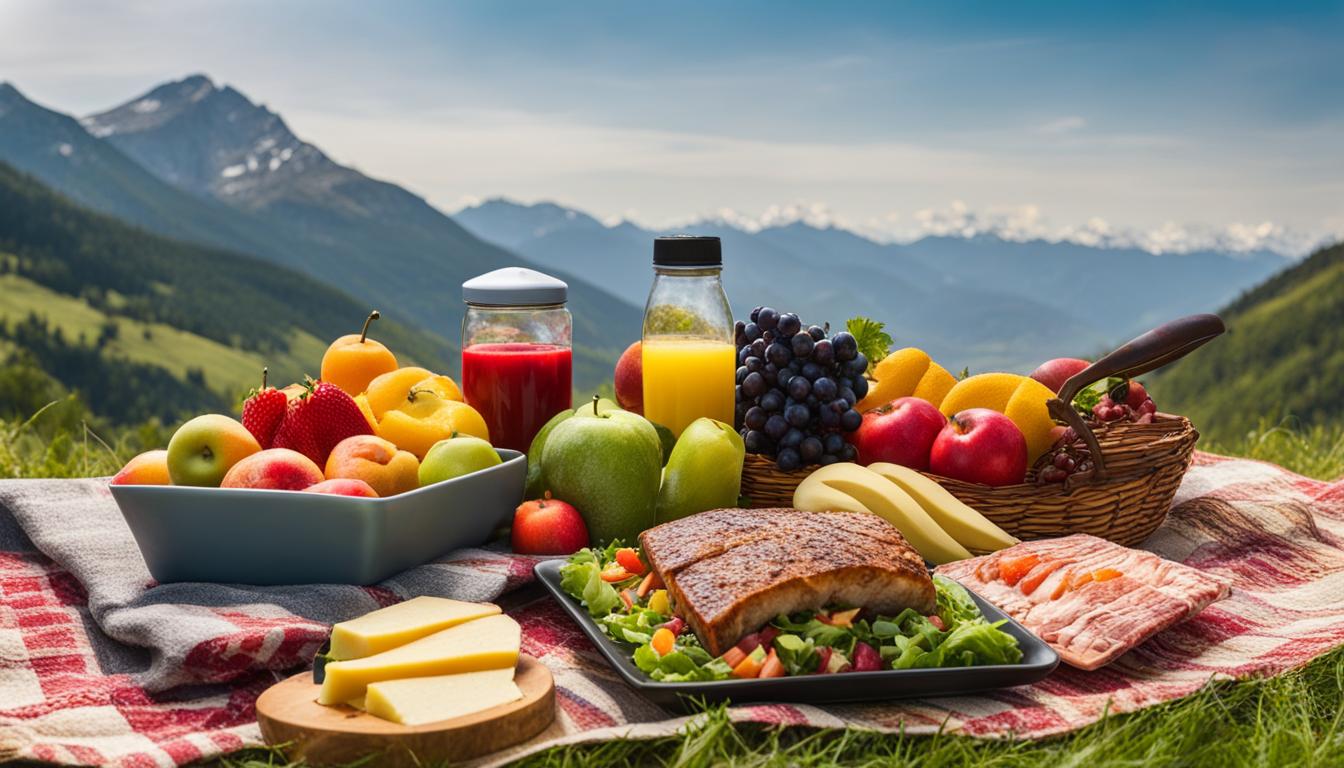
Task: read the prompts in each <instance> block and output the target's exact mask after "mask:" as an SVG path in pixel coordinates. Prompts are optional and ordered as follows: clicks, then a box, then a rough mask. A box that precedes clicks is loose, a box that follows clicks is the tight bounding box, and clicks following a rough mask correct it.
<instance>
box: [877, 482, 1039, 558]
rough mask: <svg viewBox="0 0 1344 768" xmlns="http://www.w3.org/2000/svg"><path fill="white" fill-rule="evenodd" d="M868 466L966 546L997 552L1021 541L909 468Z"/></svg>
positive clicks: (979, 550) (977, 549)
mask: <svg viewBox="0 0 1344 768" xmlns="http://www.w3.org/2000/svg"><path fill="white" fill-rule="evenodd" d="M868 469H870V470H872V471H873V472H875V473H877V474H878V475H881V476H882V477H884V478H886V479H887V480H890V481H891V482H893V483H895V484H896V485H897V486H899V487H900V488H901V490H903V491H905V492H906V493H908V494H910V496H911V498H913V499H914V500H915V501H917V502H919V505H920V506H921V507H923V508H924V511H925V512H928V513H929V517H932V518H933V520H934V522H936V523H938V525H939V526H940V527H941V528H942V529H943V530H944V531H947V533H948V534H949V535H951V536H952V538H954V539H956V540H957V541H958V542H959V543H961V544H962V545H964V546H965V547H966V548H967V549H972V550H976V551H978V552H997V551H998V550H1000V549H1004V548H1006V547H1011V546H1013V545H1014V544H1016V543H1018V541H1017V539H1016V538H1014V537H1013V536H1011V535H1009V534H1008V533H1007V532H1005V531H1004V530H1003V529H1002V528H1000V527H998V526H997V525H995V524H994V523H992V522H990V521H989V520H988V519H987V518H986V517H985V516H984V515H982V514H980V513H979V512H976V511H975V510H974V509H972V508H971V507H968V506H967V505H966V504H965V503H963V502H962V501H961V500H960V499H958V498H957V497H956V496H953V495H952V494H951V493H950V492H948V490H947V489H946V488H944V487H943V486H941V485H939V484H938V483H936V482H934V481H932V480H930V479H929V478H927V477H925V476H924V475H921V474H920V473H918V472H916V471H915V470H913V469H910V468H909V467H903V466H901V465H899V464H889V463H887V462H879V463H877V464H869V465H868Z"/></svg>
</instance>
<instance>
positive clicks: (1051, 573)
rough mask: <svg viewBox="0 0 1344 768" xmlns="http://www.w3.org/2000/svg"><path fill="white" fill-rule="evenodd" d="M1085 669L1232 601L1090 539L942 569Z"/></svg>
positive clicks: (1203, 578) (1218, 588) (1079, 537)
mask: <svg viewBox="0 0 1344 768" xmlns="http://www.w3.org/2000/svg"><path fill="white" fill-rule="evenodd" d="M938 572H939V573H941V574H943V575H944V576H949V577H951V578H954V579H956V580H957V581H960V582H961V583H962V584H964V585H966V587H967V588H968V589H972V590H974V591H976V592H978V593H979V594H980V595H981V596H982V597H984V598H985V599H986V600H988V601H990V602H991V603H994V604H995V605H997V606H999V607H1000V608H1002V609H1003V612H1004V613H1006V614H1008V615H1009V616H1012V617H1013V618H1014V619H1017V620H1018V621H1019V622H1020V623H1021V624H1022V626H1024V627H1026V628H1027V629H1029V630H1031V631H1032V632H1033V633H1035V634H1036V635H1037V636H1038V637H1040V638H1041V639H1042V640H1044V641H1045V642H1046V643H1048V644H1049V645H1050V646H1051V647H1053V648H1054V649H1055V650H1056V651H1057V652H1058V653H1059V657H1060V658H1061V659H1063V660H1064V661H1065V663H1067V664H1069V665H1071V666H1074V667H1078V668H1080V669H1089V670H1090V669H1096V668H1098V667H1101V666H1103V665H1105V664H1109V663H1110V662H1112V661H1114V660H1115V659H1116V658H1118V657H1119V656H1120V655H1121V654H1124V653H1125V652H1127V651H1129V650H1130V649H1132V648H1134V647H1135V646H1137V645H1139V644H1140V643H1142V642H1144V641H1145V640H1147V639H1148V638H1150V637H1152V636H1153V635H1156V634H1157V633H1158V632H1161V631H1162V630H1164V629H1166V628H1167V627H1170V626H1171V625H1173V624H1176V623H1178V622H1181V621H1184V620H1186V619H1188V618H1190V617H1191V616H1194V615H1195V614H1196V613H1199V612H1200V611H1202V610H1204V608H1205V607H1207V606H1208V605H1209V604H1210V603H1212V602H1214V601H1216V600H1221V599H1222V598H1224V597H1226V596H1227V593H1228V587H1227V585H1226V584H1224V583H1223V582H1222V581H1220V580H1218V579H1215V578H1213V577H1212V576H1209V575H1208V574H1206V573H1204V572H1202V571H1199V570H1196V569H1194V568H1191V567H1189V566H1187V565H1182V564H1181V563H1174V562H1172V561H1170V560H1164V559H1162V558H1160V557H1158V556H1157V555H1154V554H1153V553H1151V552H1144V551H1142V550H1138V549H1129V548H1128V547H1122V546H1120V545H1119V544H1113V543H1111V542H1109V541H1106V540H1104V539H1099V538H1096V537H1094V536H1088V535H1086V534H1076V535H1074V536H1065V537H1063V538H1058V539H1044V540H1041V541H1028V542H1023V543H1021V544H1018V545H1016V546H1013V547H1009V548H1008V549H1004V550H1000V551H998V552H995V553H993V554H991V555H985V556H983V557H975V558H971V559H970V560H960V561H958V562H955V563H948V564H947V565H943V566H939V568H938Z"/></svg>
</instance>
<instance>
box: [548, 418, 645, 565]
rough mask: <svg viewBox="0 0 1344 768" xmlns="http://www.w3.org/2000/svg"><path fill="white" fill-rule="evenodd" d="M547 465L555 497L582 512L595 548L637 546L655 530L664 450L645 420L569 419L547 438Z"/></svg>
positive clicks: (557, 426)
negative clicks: (644, 533) (641, 536)
mask: <svg viewBox="0 0 1344 768" xmlns="http://www.w3.org/2000/svg"><path fill="white" fill-rule="evenodd" d="M590 407H591V406H590ZM541 466H542V468H543V474H544V476H545V482H546V485H547V487H548V489H549V490H550V491H551V494H552V495H553V496H554V497H555V498H557V499H560V500H561V501H565V502H568V503H570V504H572V505H574V506H575V507H576V508H577V509H578V510H579V514H580V515H581V516H582V517H583V521H584V524H585V525H587V526H588V535H589V538H590V539H591V540H592V543H593V545H594V546H601V545H603V544H606V543H608V542H610V541H612V540H613V539H620V540H622V541H624V542H625V543H627V544H634V543H636V542H637V541H638V538H639V534H640V533H641V532H642V531H644V530H645V529H647V528H650V527H652V526H653V524H654V519H655V512H654V510H655V504H656V503H657V500H658V483H659V478H660V475H661V472H662V451H661V449H660V448H659V444H658V433H657V431H655V430H654V428H653V425H652V424H650V423H649V422H648V421H647V420H646V419H644V417H642V416H639V415H638V414H634V413H630V412H629V411H622V410H613V411H607V412H605V413H598V414H595V415H591V416H587V417H584V418H578V417H575V418H570V419H565V420H564V421H561V422H560V423H559V424H557V425H556V426H555V428H554V429H553V430H551V433H550V434H549V435H548V436H547V438H546V441H545V445H543V447H542V449H541Z"/></svg>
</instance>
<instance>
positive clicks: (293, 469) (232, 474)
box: [112, 312, 500, 497]
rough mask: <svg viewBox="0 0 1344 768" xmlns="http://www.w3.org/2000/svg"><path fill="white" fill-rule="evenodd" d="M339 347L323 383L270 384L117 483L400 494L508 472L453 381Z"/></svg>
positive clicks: (373, 352)
mask: <svg viewBox="0 0 1344 768" xmlns="http://www.w3.org/2000/svg"><path fill="white" fill-rule="evenodd" d="M377 318H378V313H377V312H373V313H371V314H370V315H369V317H368V319H367V320H365V322H364V328H363V330H362V331H361V332H360V333H358V334H350V335H347V336H342V337H341V338H339V339H337V340H336V341H334V342H332V344H331V346H330V347H328V348H327V351H326V353H325V354H324V355H323V357H322V368H321V371H322V378H321V380H314V379H311V378H309V379H307V380H306V381H305V382H304V383H303V384H291V385H289V386H287V387H284V388H283V389H277V388H275V387H271V386H267V381H266V371H265V370H264V369H263V371H262V384H261V388H260V389H257V390H253V391H252V393H251V394H250V395H249V396H248V398H247V400H245V401H244V402H243V409H242V419H241V422H240V421H238V420H235V419H233V418H232V417H230V416H226V415H223V414H217V413H212V414H205V415H203V416H197V417H196V418H194V419H191V420H189V421H187V422H186V423H185V424H183V425H182V426H181V427H179V428H178V430H177V431H176V432H174V433H173V436H172V438H171V439H170V440H169V441H168V448H167V450H158V451H149V452H147V453H143V454H141V455H139V456H136V457H135V458H133V459H131V460H130V461H129V462H128V463H127V464H126V466H125V467H123V468H122V469H121V471H120V472H118V473H117V474H116V476H115V477H113V478H112V483H113V484H114V485H170V484H171V485H191V486H204V487H219V488H260V489H267V490H282V491H309V492H312V493H329V494H338V495H344V496H365V497H379V496H393V495H396V494H399V493H404V492H406V491H411V490H415V489H416V488H419V487H421V486H424V485H429V484H431V483H437V482H440V481H443V480H448V479H451V478H453V477H458V476H460V475H464V474H467V473H469V472H475V471H477V470H480V469H485V468H486V467H490V466H494V465H496V464H499V463H500V457H499V454H498V453H497V452H496V451H495V450H494V448H492V447H491V446H490V443H489V439H490V434H489V431H488V430H487V428H486V425H485V420H484V419H482V418H481V415H480V414H479V413H477V412H476V411H475V409H473V408H472V407H471V406H469V405H467V404H466V403H464V402H462V391H461V390H460V389H458V386H457V383H456V382H454V381H453V380H452V379H451V378H449V377H447V376H440V375H437V374H434V373H432V372H430V371H428V370H426V369H424V368H417V367H414V366H405V367H403V366H399V365H398V364H397V359H396V356H394V355H393V354H392V352H391V350H389V349H388V348H387V347H385V346H384V345H383V344H381V343H379V342H377V341H375V340H373V339H371V338H369V337H368V331H369V324H370V323H372V321H374V320H376V319H377Z"/></svg>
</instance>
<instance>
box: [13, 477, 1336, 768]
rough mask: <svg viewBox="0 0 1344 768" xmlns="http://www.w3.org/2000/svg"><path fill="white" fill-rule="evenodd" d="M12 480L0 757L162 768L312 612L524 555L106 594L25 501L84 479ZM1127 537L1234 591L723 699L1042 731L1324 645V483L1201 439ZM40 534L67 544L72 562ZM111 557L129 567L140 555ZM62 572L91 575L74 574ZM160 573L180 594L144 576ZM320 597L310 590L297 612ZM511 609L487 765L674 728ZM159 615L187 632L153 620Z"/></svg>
mask: <svg viewBox="0 0 1344 768" xmlns="http://www.w3.org/2000/svg"><path fill="white" fill-rule="evenodd" d="M51 482H53V483H55V482H56V481H51ZM22 485H23V484H22V483H17V482H9V483H0V506H3V507H4V508H5V509H7V510H8V511H9V512H10V516H11V517H12V519H7V516H6V515H4V514H2V513H0V759H2V758H4V757H24V758H30V759H37V760H46V761H51V762H57V763H65V764H97V765H129V766H140V765H144V766H160V765H162V766H170V765H180V764H183V763H186V762H189V761H191V760H195V759H199V758H201V757H208V756H211V755H216V754H220V753H223V752H228V751H231V750H235V749H239V748H242V747H246V746H249V745H256V744H258V743H259V733H258V731H257V728H256V725H255V721H254V713H253V709H252V703H253V701H254V699H255V698H256V696H257V695H258V694H259V693H260V692H261V691H262V690H263V689H264V688H265V687H266V686H267V685H269V684H270V683H272V682H273V681H275V680H277V679H279V677H281V676H282V675H281V674H279V673H277V672H274V671H270V670H280V669H285V668H288V667H293V666H295V665H298V664H301V663H302V662H303V661H304V660H305V659H306V658H307V657H308V655H309V654H310V653H311V652H312V650H313V649H314V648H315V647H316V645H317V644H318V643H319V642H320V641H321V639H322V637H323V632H324V629H325V626H326V624H327V623H328V622H330V621H333V620H339V618H343V617H344V615H346V614H348V615H355V614H357V613H359V612H362V611H364V610H367V609H368V608H369V607H372V606H373V605H377V604H378V603H381V602H385V601H388V600H393V599H396V598H398V597H405V596H407V595H408V594H419V593H432V594H451V595H453V596H457V597H467V598H469V599H486V598H487V597H493V596H495V595H498V594H501V593H503V592H505V591H507V590H509V589H511V588H513V587H515V586H518V585H520V584H521V583H523V582H524V581H525V580H526V578H527V576H526V574H527V573H528V572H529V571H530V566H531V564H532V561H531V560H529V559H527V558H518V557H514V556H511V555H507V554H504V553H500V552H487V551H472V552H466V553H460V554H458V555H456V556H454V557H450V558H447V559H445V560H444V561H441V562H440V563H436V564H431V565H429V566H424V567H423V568H421V569H415V570H414V571H412V572H408V574H406V575H404V576H403V577H398V579H395V580H393V581H392V582H389V583H387V584H384V585H381V586H380V587H378V588H374V589H370V590H365V589H362V588H356V587H339V586H334V587H330V588H326V587H323V588H317V590H318V591H321V590H328V589H329V590H330V591H327V592H325V593H323V597H322V598H321V599H320V600H304V599H300V598H299V597H297V596H296V595H295V594H293V593H289V592H286V591H285V590H279V591H277V590H274V589H270V590H268V589H265V588H236V587H221V586H218V585H194V586H190V587H184V586H181V585H165V586H150V587H148V588H146V586H145V585H144V584H140V585H139V587H138V590H139V591H138V592H134V593H133V594H132V593H131V590H130V588H129V587H128V586H126V584H125V583H124V581H125V580H124V579H123V582H122V583H121V585H120V586H119V587H116V586H115V585H114V591H115V589H122V590H125V591H127V592H128V594H124V595H117V596H112V597H109V596H108V595H102V594H99V592H100V590H102V591H106V590H108V589H109V587H108V585H107V584H106V583H105V579H103V578H102V577H100V576H98V575H97V574H93V575H90V574H89V573H88V571H89V568H90V566H89V564H88V562H87V559H86V558H84V557H82V556H80V557H73V558H69V548H68V547H65V548H63V547H62V546H60V541H53V538H52V537H53V535H54V534H51V532H50V531H49V530H46V529H44V527H43V526H41V525H35V524H34V518H35V516H39V515H40V516H52V515H59V513H58V512H54V511H52V510H53V509H56V508H60V509H64V508H65V507H66V506H70V505H76V506H80V507H81V509H82V514H84V515H90V514H99V515H101V514H105V513H107V512H108V510H106V509H104V510H103V511H102V512H91V511H90V509H91V508H92V507H91V505H90V499H96V500H98V504H106V503H110V502H109V501H107V500H105V499H103V498H102V497H101V496H100V495H99V494H98V493H97V491H96V488H94V486H92V485H89V486H87V487H80V486H77V485H72V484H71V483H70V482H68V481H67V482H62V483H60V484H58V485H53V486H48V487H46V488H45V489H43V493H44V494H45V495H47V496H50V495H51V494H53V493H55V494H56V496H57V497H58V498H57V500H56V501H55V502H52V501H50V500H48V501H47V502H45V503H43V502H35V501H33V495H34V494H33V489H32V488H22V487H20V486H22ZM72 488H80V490H78V491H74V490H71V489H72ZM53 504H54V505H55V506H52V505H53ZM39 509H41V510H45V511H44V512H35V510H39ZM110 513H111V514H112V515H115V508H112V509H111V510H110ZM86 519H87V518H86ZM117 519H119V518H117ZM15 520H17V524H15ZM34 531H36V533H33V532H34ZM30 534H31V536H32V541H31V542H30V541H29V540H28V536H29V535H30ZM114 538H115V537H114ZM56 539H60V536H56ZM123 544H124V542H123ZM34 545H35V546H34ZM109 547H110V545H109ZM1144 547H1145V548H1147V549H1150V550H1152V551H1154V552H1156V553H1158V554H1160V555H1162V556H1164V557H1168V558H1171V559H1175V560H1180V561H1183V562H1185V563H1187V564H1189V565H1192V566H1194V567H1197V568H1201V569H1204V570H1207V571H1209V572H1211V573H1214V574H1216V575H1218V576H1219V577H1220V578H1223V579H1226V580H1227V581H1229V582H1230V583H1231V584H1232V585H1233V591H1232V595H1231V596H1230V597H1229V598H1227V599H1226V600H1223V601H1222V602H1219V603H1216V604H1214V605H1213V606H1211V607H1210V608H1208V609H1206V610H1205V611H1204V612H1203V613H1201V614H1200V615H1199V616H1197V617H1196V618H1195V619H1193V620H1191V621H1189V622H1187V623H1185V624H1183V625H1180V626H1177V627H1175V628H1172V629H1170V630H1167V631H1166V632H1163V633H1161V634H1160V635H1158V636H1157V637H1155V638H1154V639H1152V640H1150V641H1149V642H1147V643H1145V644H1144V645H1143V646H1141V647H1139V648H1138V649H1136V650H1134V651H1133V652H1131V653H1129V654H1127V655H1126V656H1124V657H1122V658H1121V659H1120V660H1119V661H1117V662H1116V663H1114V664H1112V665H1111V666H1109V667H1107V668H1105V669H1102V670H1099V671H1096V672H1081V671H1078V670H1074V669H1069V668H1064V667H1061V668H1060V669H1059V670H1058V671H1057V672H1056V673H1054V674H1053V675H1051V676H1050V677H1049V678H1048V679H1047V680H1045V681H1043V682H1041V683H1038V684H1036V685H1032V686H1026V687H1020V688H1014V689H1009V690H1004V691H1000V692H996V693H992V694H987V695H980V696H964V697H948V698H941V699H927V700H916V701H903V702H891V703H883V704H864V705H842V706H827V707H814V706H806V705H795V704H771V705H756V706H747V707H738V708H735V709H733V710H731V713H732V716H733V717H734V718H735V719H737V720H740V721H752V722H764V723H780V724H789V725H809V726H822V727H830V726H834V727H840V726H849V727H862V728H872V729H877V730H884V731H894V730H897V729H903V730H904V731H905V732H906V733H913V734H919V733H929V732H933V731H935V730H937V729H939V728H945V729H948V730H951V731H954V732H960V733H965V734H970V735H978V736H988V735H1005V734H1014V735H1017V736H1020V737H1041V736H1047V735H1051V734H1057V733H1061V732H1064V731H1068V730H1071V729H1074V728H1078V727H1081V726H1083V725H1086V724H1088V723H1091V722H1094V721H1096V720H1097V719H1098V718H1100V717H1101V716H1102V714H1103V713H1104V712H1107V711H1110V712H1127V711H1132V710H1135V709H1139V708H1141V707H1146V706H1150V705H1152V704H1156V703H1159V702H1162V701H1168V700H1171V699H1174V698H1178V697H1180V696H1184V695H1187V694H1189V693H1191V692H1193V691H1195V690H1197V689H1199V688H1200V687H1201V686H1203V685H1204V684H1205V683H1207V682H1208V681H1209V680H1210V679H1212V678H1234V677H1243V676H1247V675H1263V674H1274V673H1278V672H1282V671H1284V670H1286V669H1289V668H1292V667H1295V666H1299V665H1301V664H1304V663H1305V662H1307V661H1309V660H1310V659H1312V658H1313V657H1315V656H1317V655H1319V654H1321V653H1324V652H1325V651H1327V650H1329V649H1331V648H1334V647H1337V646H1339V645H1344V481H1337V482H1335V483H1324V482H1318V481H1314V480H1310V479H1306V478H1303V477H1300V476H1297V475H1294V474H1292V473H1289V472H1287V471H1285V470H1283V469H1281V468H1278V467H1275V466H1272V465H1269V464H1263V463H1259V462H1253V461H1244V460H1233V459H1226V458H1222V457H1217V456H1211V455H1208V454H1200V455H1199V456H1198V457H1197V461H1196V465H1195V467H1194V468H1193V469H1192V470H1191V472H1190V473H1189V475H1187V477H1186V479H1185V481H1184V483H1183V484H1182V486H1181V491H1180V494H1179V495H1178V497H1177V503H1176V505H1175V507H1174V509H1173V511H1172V514H1171V516H1170V518H1169V520H1168V522H1167V523H1166V524H1165V525H1164V526H1163V527H1162V528H1161V529H1160V530H1159V531H1158V532H1157V533H1156V534H1155V535H1154V536H1153V537H1152V538H1151V539H1149V540H1148V541H1147V542H1146V543H1145V544H1144ZM39 550H40V551H39ZM42 552H47V553H48V554H51V553H52V552H56V553H59V554H60V555H62V556H66V557H67V559H72V560H73V562H75V564H76V565H75V568H73V569H71V568H69V566H67V565H64V564H61V565H58V564H57V561H53V559H51V558H50V557H48V556H47V554H42ZM100 557H101V558H103V559H106V558H109V557H112V555H111V554H110V552H102V553H101V554H100ZM57 560H58V561H59V560H60V557H58V558H57ZM118 567H119V568H120V569H122V570H126V569H131V570H132V571H134V573H133V574H132V576H138V575H140V571H136V570H135V569H136V568H139V569H143V563H140V564H139V565H138V566H128V565H126V564H125V563H124V562H123V563H121V564H120V565H119V566H118ZM72 570H74V571H75V572H77V573H82V574H83V577H82V578H83V580H84V581H85V582H86V585H87V583H89V582H92V583H94V584H95V585H97V586H96V587H95V588H90V589H89V590H88V591H87V592H86V589H85V588H84V587H82V586H81V579H77V578H75V577H74V576H72V573H71V571H72ZM171 589H178V590H180V591H179V592H176V593H171V592H170V594H168V595H163V594H160V593H159V591H162V590H171ZM220 590H226V591H227V592H224V593H221V591H220ZM303 591H304V592H307V593H310V594H311V593H312V592H313V591H314V589H313V588H305V589H304V590H303ZM489 592H494V595H488V594H485V593H489ZM186 597H190V598H194V600H195V602H188V601H186V600H184V599H182V598H186ZM319 602H320V603H322V604H324V605H325V606H326V607H325V608H324V609H322V610H318V609H317V608H315V607H314V606H315V605H316V604H317V603H319ZM509 612H510V613H511V614H512V615H513V616H515V617H516V618H517V619H518V620H519V622H520V623H521V624H522V626H523V637H524V640H523V643H524V648H523V650H524V652H526V653H528V654H531V655H533V656H535V657H537V658H539V659H540V660H541V661H542V662H543V663H545V664H546V665H547V666H548V667H549V668H550V669H551V670H552V672H553V673H554V675H555V679H556V685H557V693H558V696H557V701H558V705H559V710H558V713H557V719H556V722H555V724H554V725H553V726H552V727H551V728H550V729H549V730H548V731H547V732H546V733H544V734H542V735H541V736H540V737H538V738H537V739H535V740H533V741H532V742H530V743H529V744H526V745H523V746H522V747H519V748H518V749H515V750H510V751H509V752H508V753H506V754H501V755H496V756H493V757H492V758H489V759H488V760H487V761H486V762H489V763H501V762H506V761H507V760H509V759H513V758H516V757H519V756H521V755H522V754H525V753H527V752H531V751H535V750H538V749H542V748H545V747H548V746H553V745H556V744H560V743H569V742H577V741H589V740H602V739H611V738H620V737H628V738H638V737H652V736H659V735H666V734H670V733H674V732H676V731H677V730H678V729H679V728H681V727H682V726H683V725H684V724H685V722H686V719H685V718H678V717H672V716H671V715H670V713H668V712H666V711H665V710H662V709H660V708H659V707H657V706H655V705H653V704H650V703H649V702H648V701H646V700H644V699H643V698H642V697H640V696H639V694H637V693H635V692H634V691H632V690H631V689H630V688H628V687H627V686H626V685H625V684H624V683H622V682H621V681H620V680H619V679H618V678H617V677H616V675H615V673H614V672H613V671H612V670H611V669H610V668H608V667H607V666H606V664H605V662H604V661H603V660H602V659H601V657H599V656H598V655H597V653H596V651H595V650H594V649H593V648H592V647H591V646H590V645H589V644H588V643H587V641H586V639H585V638H584V637H583V636H582V635H581V634H580V632H579V631H578V628H577V627H576V626H574V625H573V624H572V623H571V622H570V621H569V620H568V619H567V618H566V617H565V615H564V614H563V613H561V611H560V610H559V609H558V607H557V606H556V605H555V604H554V603H552V602H550V601H549V600H548V599H546V598H537V599H529V600H528V601H526V602H523V603H522V604H518V605H513V606H509ZM174 623H177V624H180V625H184V626H185V625H192V626H193V627H194V628H193V629H191V631H189V632H180V631H173V630H167V629H164V628H162V627H158V631H157V632H155V631H151V630H152V629H153V628H155V627H157V626H158V625H162V624H174ZM109 633H110V634H112V635H114V636H116V637H118V638H120V639H122V642H116V641H113V640H112V639H111V638H109V637H108V634H109ZM202 638H204V639H202ZM129 642H140V644H141V645H142V646H146V647H141V648H137V647H135V646H132V645H129V644H128V643H129ZM156 643H157V644H162V643H170V644H171V643H176V644H177V645H182V644H188V645H187V647H185V648H183V647H176V646H175V647H157V646H156V645H155V644H156ZM169 665H171V669H170V668H169ZM193 680H194V681H198V682H190V681H193ZM169 683H171V687H168V688H167V689H166V690H163V688H164V686H165V685H166V684H169ZM152 691H158V692H152Z"/></svg>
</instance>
